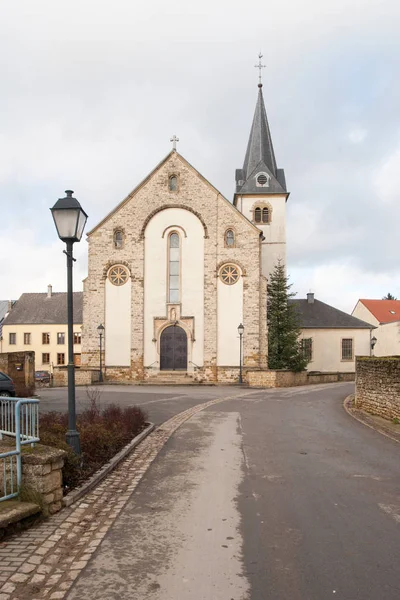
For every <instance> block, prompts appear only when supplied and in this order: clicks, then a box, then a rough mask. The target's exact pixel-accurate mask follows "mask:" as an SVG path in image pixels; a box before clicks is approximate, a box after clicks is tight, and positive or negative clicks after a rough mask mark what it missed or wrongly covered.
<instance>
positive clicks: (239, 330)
mask: <svg viewBox="0 0 400 600" xmlns="http://www.w3.org/2000/svg"><path fill="white" fill-rule="evenodd" d="M243 332H244V325H243V324H242V323H240V325H239V327H238V334H239V339H240V355H239V356H240V358H239V361H240V362H239V383H243V377H242V354H243V352H242V338H243Z"/></svg>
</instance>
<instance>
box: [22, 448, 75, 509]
mask: <svg viewBox="0 0 400 600" xmlns="http://www.w3.org/2000/svg"><path fill="white" fill-rule="evenodd" d="M65 455H66V453H65V452H64V450H59V449H58V448H50V447H48V446H42V445H41V444H36V446H35V447H34V448H28V447H26V446H25V448H24V449H23V452H22V483H23V485H26V486H29V487H30V488H32V489H34V490H35V491H36V492H38V493H39V494H40V495H41V498H42V502H43V507H44V512H45V513H49V514H54V513H56V512H58V511H59V510H61V506H62V502H61V501H62V497H63V490H62V468H63V466H64V457H65Z"/></svg>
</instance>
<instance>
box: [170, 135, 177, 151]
mask: <svg viewBox="0 0 400 600" xmlns="http://www.w3.org/2000/svg"><path fill="white" fill-rule="evenodd" d="M170 142H172V150H176V142H179V138H178V137H176V135H173V136H172V138H171V139H170Z"/></svg>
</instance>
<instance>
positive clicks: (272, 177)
mask: <svg viewBox="0 0 400 600" xmlns="http://www.w3.org/2000/svg"><path fill="white" fill-rule="evenodd" d="M261 58H262V54H261V53H260V55H259V64H258V65H255V66H256V67H257V68H258V69H259V71H260V75H259V77H260V78H261V69H262V68H264V65H262V64H261ZM262 87H263V86H262V83H261V79H260V83H259V84H258V98H257V104H256V110H255V111H254V117H253V123H252V126H251V131H250V137H249V141H248V144H247V150H246V156H245V159H244V163H243V168H242V169H237V171H236V193H239V192H240V193H241V194H282V193H283V194H285V193H287V191H286V182H285V174H284V171H283V169H278V168H277V165H276V159H275V152H274V147H273V144H272V137H271V132H270V130H269V124H268V118H267V111H266V110H265V104H264V98H263V93H262Z"/></svg>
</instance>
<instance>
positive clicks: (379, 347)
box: [352, 298, 400, 356]
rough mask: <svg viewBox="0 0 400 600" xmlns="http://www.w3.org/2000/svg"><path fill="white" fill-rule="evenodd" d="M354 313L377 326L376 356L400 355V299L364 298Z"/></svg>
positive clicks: (375, 333)
mask: <svg viewBox="0 0 400 600" xmlns="http://www.w3.org/2000/svg"><path fill="white" fill-rule="evenodd" d="M352 315H353V316H354V317H358V318H359V319H363V320H364V321H367V323H371V324H372V325H374V326H375V327H376V329H375V330H374V336H375V338H376V344H375V348H374V354H375V356H396V355H400V300H372V299H366V298H362V299H360V300H359V301H358V302H357V304H356V306H355V307H354V310H353V312H352Z"/></svg>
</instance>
